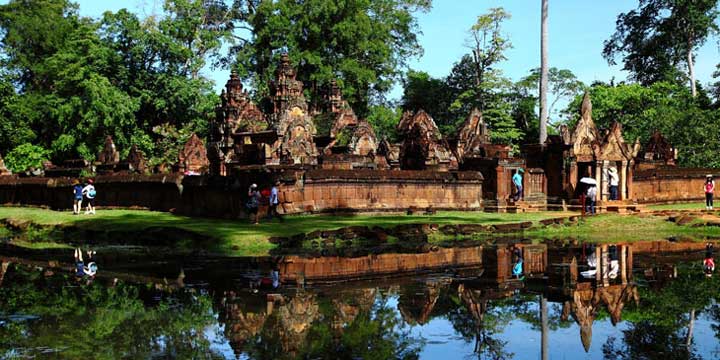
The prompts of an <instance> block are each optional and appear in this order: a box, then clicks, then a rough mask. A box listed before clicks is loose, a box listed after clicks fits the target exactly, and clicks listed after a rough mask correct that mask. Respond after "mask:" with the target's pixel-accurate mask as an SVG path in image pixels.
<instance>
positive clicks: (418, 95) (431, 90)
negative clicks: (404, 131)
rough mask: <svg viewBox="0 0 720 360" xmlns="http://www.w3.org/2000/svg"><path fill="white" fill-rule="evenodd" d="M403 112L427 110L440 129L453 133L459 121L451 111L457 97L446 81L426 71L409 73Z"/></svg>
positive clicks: (405, 83) (411, 71)
mask: <svg viewBox="0 0 720 360" xmlns="http://www.w3.org/2000/svg"><path fill="white" fill-rule="evenodd" d="M403 85H404V93H403V100H402V103H403V110H405V111H412V112H415V111H418V110H421V109H422V110H425V112H427V113H428V114H430V116H432V117H433V119H434V120H435V123H437V125H438V127H440V128H441V129H444V130H445V131H443V132H446V131H448V130H449V131H450V132H452V131H453V130H454V128H455V123H456V121H457V119H456V117H455V116H454V115H455V114H454V113H453V112H451V111H450V104H451V103H452V101H453V100H455V98H454V96H455V95H456V94H455V93H454V92H453V89H451V88H450V87H449V86H448V84H447V83H446V81H445V79H442V78H441V79H438V78H433V77H432V76H430V74H428V73H426V72H424V71H413V70H410V71H408V73H407V75H406V77H405V79H404V80H403Z"/></svg>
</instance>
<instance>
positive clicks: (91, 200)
mask: <svg viewBox="0 0 720 360" xmlns="http://www.w3.org/2000/svg"><path fill="white" fill-rule="evenodd" d="M87 182H88V183H87V185H85V187H84V188H83V189H82V194H83V196H84V197H85V202H86V204H87V208H86V209H85V215H87V214H93V215H94V214H95V195H97V194H96V192H95V186H94V185H93V180H92V179H88V181H87Z"/></svg>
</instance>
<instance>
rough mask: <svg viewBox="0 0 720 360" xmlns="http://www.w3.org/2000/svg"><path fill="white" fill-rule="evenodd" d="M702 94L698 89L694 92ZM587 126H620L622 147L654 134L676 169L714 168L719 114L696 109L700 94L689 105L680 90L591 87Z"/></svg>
mask: <svg viewBox="0 0 720 360" xmlns="http://www.w3.org/2000/svg"><path fill="white" fill-rule="evenodd" d="M700 90H702V89H700ZM589 91H590V98H591V100H592V104H593V120H594V121H595V124H596V125H597V126H598V127H599V128H609V127H610V125H611V124H612V122H613V121H619V122H620V123H621V124H622V126H623V136H624V137H625V141H627V142H634V141H635V139H637V138H640V142H641V143H645V142H647V140H648V139H649V138H650V135H651V134H652V132H653V131H654V130H656V129H657V130H659V131H660V132H661V133H662V134H663V135H664V136H665V137H666V138H667V139H668V141H670V143H671V144H673V146H675V148H677V149H678V160H679V163H680V165H682V166H687V167H718V166H720V158H718V156H717V154H718V152H719V151H720V138H718V137H717V136H714V135H711V134H717V133H718V132H720V122H718V120H719V118H720V113H718V111H716V110H713V109H711V108H710V107H709V105H708V104H704V105H703V104H701V100H702V99H703V98H704V97H705V96H704V95H703V94H702V91H701V94H700V95H699V96H698V98H697V99H694V98H693V97H692V95H691V94H690V91H689V90H688V89H687V88H685V87H684V86H681V85H676V84H672V83H667V82H658V83H654V84H652V85H650V86H647V87H646V86H642V85H639V84H619V85H617V86H613V85H606V84H595V85H594V86H592V87H591V88H590V89H589ZM581 101H582V97H581V96H577V97H576V98H575V100H573V101H572V102H571V103H570V104H569V105H568V107H567V109H566V110H565V112H566V113H567V114H568V115H569V116H571V119H572V120H571V124H572V123H574V122H575V121H577V119H578V118H579V116H580V111H579V109H580V103H581Z"/></svg>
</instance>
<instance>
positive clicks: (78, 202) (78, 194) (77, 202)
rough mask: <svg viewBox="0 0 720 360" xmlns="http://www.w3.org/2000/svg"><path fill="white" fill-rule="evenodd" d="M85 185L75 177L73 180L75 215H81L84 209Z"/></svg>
mask: <svg viewBox="0 0 720 360" xmlns="http://www.w3.org/2000/svg"><path fill="white" fill-rule="evenodd" d="M82 191H83V186H82V185H80V181H78V180H77V179H75V180H74V181H73V215H80V211H82V200H83V192H82Z"/></svg>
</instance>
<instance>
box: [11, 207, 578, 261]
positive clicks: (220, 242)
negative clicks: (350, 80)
mask: <svg viewBox="0 0 720 360" xmlns="http://www.w3.org/2000/svg"><path fill="white" fill-rule="evenodd" d="M566 215H570V213H563V212H539V213H524V214H497V213H485V212H460V211H447V212H438V213H437V214H436V215H430V216H425V215H412V216H408V215H398V214H369V215H368V214H358V215H295V216H287V217H286V218H285V222H283V223H280V222H277V220H274V221H272V222H261V223H260V225H252V224H249V223H248V221H247V220H246V219H238V220H227V219H209V218H194V217H186V216H177V215H173V214H170V213H164V212H154V211H142V210H99V211H98V212H97V214H96V215H79V216H78V215H72V212H69V211H65V212H58V211H52V210H45V209H37V208H16V207H0V219H8V218H11V219H17V220H29V221H32V222H33V223H36V224H40V225H74V226H77V227H79V228H83V229H89V230H100V231H142V230H144V229H147V228H150V227H175V228H180V229H184V230H188V231H193V232H197V233H200V234H203V235H206V236H210V237H213V238H215V239H217V243H214V244H209V245H208V246H209V247H210V248H208V249H206V250H209V251H218V252H222V253H226V254H232V255H265V254H267V253H268V252H269V250H270V249H272V248H273V247H274V245H273V244H271V243H270V242H268V239H269V238H270V237H273V236H290V235H295V234H299V233H308V232H311V231H315V230H332V229H339V228H342V227H347V226H370V227H372V226H381V227H392V226H397V225H401V224H413V223H433V224H463V223H465V224H467V223H481V224H498V223H512V222H522V221H538V220H542V219H547V218H553V217H560V216H566ZM35 247H37V244H35Z"/></svg>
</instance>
